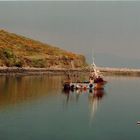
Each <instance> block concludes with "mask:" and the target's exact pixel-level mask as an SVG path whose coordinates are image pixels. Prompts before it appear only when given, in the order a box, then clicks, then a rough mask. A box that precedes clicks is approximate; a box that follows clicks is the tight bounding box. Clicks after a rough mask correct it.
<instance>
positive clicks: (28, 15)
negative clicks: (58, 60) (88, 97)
mask: <svg viewBox="0 0 140 140" xmlns="http://www.w3.org/2000/svg"><path fill="white" fill-rule="evenodd" d="M0 28H1V29H5V30H7V31H10V32H14V33H17V34H21V35H24V36H27V37H30V38H33V39H37V40H40V41H43V42H46V43H49V44H52V45H55V46H58V47H60V48H63V49H66V50H70V51H73V52H77V53H82V54H84V55H85V56H86V58H87V59H88V62H91V58H92V57H91V55H92V53H91V52H92V48H93V50H94V55H95V61H96V63H97V65H99V66H112V67H136V68H138V67H140V55H139V53H140V2H138V1H137V2H95V1H94V2H74V1H73V2H72V1H71V2H18V1H16V2H0Z"/></svg>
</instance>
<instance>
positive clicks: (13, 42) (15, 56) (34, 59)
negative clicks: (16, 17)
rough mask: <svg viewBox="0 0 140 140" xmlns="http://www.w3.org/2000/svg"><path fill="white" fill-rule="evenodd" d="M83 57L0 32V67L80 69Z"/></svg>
mask: <svg viewBox="0 0 140 140" xmlns="http://www.w3.org/2000/svg"><path fill="white" fill-rule="evenodd" d="M85 65H87V64H86V61H85V57H84V56H82V55H79V54H75V53H72V52H68V51H65V50H62V49H59V48H57V47H54V46H51V45H48V44H45V43H41V42H39V41H35V40H32V39H29V38H26V37H23V36H20V35H16V34H14V33H9V32H7V31H4V30H0V66H8V67H13V66H16V67H38V68H43V67H44V68H80V67H83V66H85Z"/></svg>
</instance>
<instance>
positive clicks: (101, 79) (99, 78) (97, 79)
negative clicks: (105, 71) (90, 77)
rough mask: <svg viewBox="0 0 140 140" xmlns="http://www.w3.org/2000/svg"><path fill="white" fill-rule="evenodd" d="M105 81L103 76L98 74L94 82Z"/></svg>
mask: <svg viewBox="0 0 140 140" xmlns="http://www.w3.org/2000/svg"><path fill="white" fill-rule="evenodd" d="M102 82H104V80H103V78H102V77H100V76H98V77H97V78H95V79H94V83H102Z"/></svg>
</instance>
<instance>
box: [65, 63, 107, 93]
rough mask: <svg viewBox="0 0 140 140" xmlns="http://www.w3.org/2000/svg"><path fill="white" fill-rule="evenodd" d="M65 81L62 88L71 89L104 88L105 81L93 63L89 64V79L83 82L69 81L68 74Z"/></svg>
mask: <svg viewBox="0 0 140 140" xmlns="http://www.w3.org/2000/svg"><path fill="white" fill-rule="evenodd" d="M68 77H69V80H68V81H67V82H64V84H63V87H64V90H73V89H85V90H86V89H104V85H105V84H106V83H107V81H105V80H104V79H103V76H102V75H101V73H100V71H99V70H97V67H96V65H95V63H94V60H93V63H92V64H91V66H90V74H89V81H84V82H71V80H70V76H68Z"/></svg>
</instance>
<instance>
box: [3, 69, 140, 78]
mask: <svg viewBox="0 0 140 140" xmlns="http://www.w3.org/2000/svg"><path fill="white" fill-rule="evenodd" d="M98 69H99V70H100V72H101V73H102V74H103V75H105V76H106V75H120V76H137V77H138V76H140V69H128V68H107V67H98ZM89 71H90V69H89V68H87V67H85V68H75V69H65V68H59V69H58V68H57V69H56V68H33V67H23V68H18V67H0V75H44V74H51V75H63V74H81V73H82V74H87V73H89Z"/></svg>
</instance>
